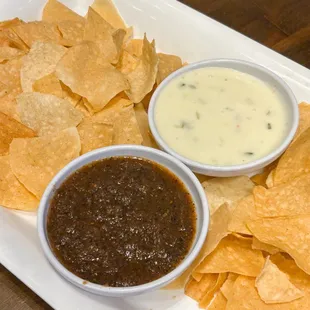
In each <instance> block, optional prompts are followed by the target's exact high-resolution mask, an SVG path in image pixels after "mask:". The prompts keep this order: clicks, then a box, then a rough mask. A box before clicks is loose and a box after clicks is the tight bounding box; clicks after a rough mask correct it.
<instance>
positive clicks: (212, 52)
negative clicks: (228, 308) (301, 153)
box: [0, 0, 310, 310]
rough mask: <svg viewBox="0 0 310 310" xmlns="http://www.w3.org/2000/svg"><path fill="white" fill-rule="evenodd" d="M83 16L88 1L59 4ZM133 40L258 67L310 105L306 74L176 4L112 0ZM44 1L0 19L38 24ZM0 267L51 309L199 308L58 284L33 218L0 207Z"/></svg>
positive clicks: (173, 294)
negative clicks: (153, 41) (277, 77)
mask: <svg viewBox="0 0 310 310" xmlns="http://www.w3.org/2000/svg"><path fill="white" fill-rule="evenodd" d="M62 2H63V3H65V4H66V5H68V6H69V7H70V8H72V9H73V10H75V11H76V12H78V13H79V14H81V15H85V14H86V12H87V8H88V6H89V5H90V4H91V3H92V0H63V1H62ZM114 2H115V4H116V6H117V7H118V9H119V11H120V13H121V15H122V16H123V17H124V19H125V20H126V22H127V23H128V25H132V26H134V29H135V33H134V35H135V36H137V37H141V36H142V35H143V33H144V32H146V33H147V35H148V38H149V39H152V38H155V39H156V45H157V47H158V48H159V49H160V50H162V51H164V52H165V53H171V54H176V55H179V56H181V57H182V58H183V60H184V61H187V62H194V61H198V60H203V59H210V58H236V59H243V60H249V61H253V62H255V63H257V64H260V65H263V66H265V67H267V68H269V69H271V70H273V71H274V72H276V73H277V74H279V75H280V76H281V77H283V78H284V80H285V81H286V82H287V83H288V84H289V86H290V87H291V88H292V90H293V92H294V93H295V96H296V97H297V100H298V101H303V100H305V101H308V102H309V101H310V89H309V88H310V71H309V70H308V69H306V68H304V67H302V66H300V65H298V64H297V63H295V62H293V61H291V60H289V59H287V58H285V57H283V56H281V55H279V54H277V53H275V52H273V51H272V50H270V49H268V48H266V47H264V46H262V45H260V44H258V43H256V42H254V41H252V40H251V39H249V38H247V37H245V36H243V35H241V34H239V33H237V32H235V31H233V30H231V29H229V28H227V27H225V26H223V25H222V24H220V23H218V22H216V21H214V20H212V19H210V18H208V17H206V16H204V15H203V14H200V13H198V12H196V11H194V10H192V9H190V8H189V7H186V6H185V5H183V4H181V3H179V2H177V1H176V0H115V1H114ZM44 3H45V1H44V0H27V1H25V0H0V20H5V19H10V18H13V17H20V18H22V19H24V20H29V21H30V20H34V19H39V18H40V16H41V11H42V8H43V6H44ZM0 263H1V264H3V265H4V266H5V267H6V268H7V269H9V270H10V271H11V272H12V273H14V274H15V275H16V276H17V277H18V278H19V279H20V280H21V281H23V282H24V283H25V284H26V285H28V286H29V287H30V288H31V289H32V290H33V291H34V292H35V293H36V294H38V295H39V296H41V297H42V298H43V299H44V300H45V301H46V302H47V303H49V304H50V305H51V306H52V307H53V308H54V309H55V310H79V309H81V310H82V309H83V310H85V309H86V310H87V309H91V310H99V309H100V310H121V309H126V310H132V309H135V310H136V309H141V310H142V309H143V310H161V309H178V310H187V309H198V307H197V306H196V303H195V302H194V301H192V300H191V299H189V298H188V297H186V296H184V294H183V293H182V292H181V291H158V292H154V293H150V294H147V295H143V296H137V297H131V298H124V299H122V298H119V299H113V298H105V297H100V296H95V295H91V294H88V293H85V292H83V291H81V290H79V289H77V288H75V287H73V286H72V285H71V284H69V283H67V282H66V281H65V280H63V279H62V278H61V277H60V276H59V275H58V274H57V273H56V272H55V271H54V270H53V269H52V267H51V266H50V265H49V263H48V262H47V260H46V259H45V257H44V255H43V252H42V250H41V248H40V245H39V239H38V237H37V232H36V215H35V214H25V213H22V212H14V211H10V210H6V209H4V208H1V207H0Z"/></svg>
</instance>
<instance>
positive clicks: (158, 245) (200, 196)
mask: <svg viewBox="0 0 310 310" xmlns="http://www.w3.org/2000/svg"><path fill="white" fill-rule="evenodd" d="M208 225H209V209H208V203H207V198H206V196H205V194H204V191H203V188H202V186H201V184H200V183H199V181H198V180H197V178H196V177H195V175H194V174H193V173H192V172H191V170H190V169H189V168H187V167H186V166H185V165H184V164H183V163H181V162H180V161H178V160H177V159H175V158H173V157H172V156H170V155H169V154H166V153H164V152H162V151H159V150H155V149H151V148H147V147H143V146H131V145H120V146H112V147H107V148H102V149H99V150H95V151H93V152H90V153H87V154H85V155H83V156H81V157H79V158H77V159H76V160H75V161H73V162H71V163H70V164H69V165H67V166H66V167H65V168H64V169H62V170H61V171H60V172H59V173H58V174H57V175H56V176H55V178H54V179H53V180H52V182H51V183H50V184H49V186H48V187H47V189H46V191H45V193H44V195H43V197H42V199H41V202H40V207H39V212H38V232H39V237H40V241H41V245H42V247H43V250H44V253H45V255H46V257H47V258H48V260H49V261H50V263H51V264H52V266H53V267H54V268H55V269H56V270H57V271H58V272H59V273H60V274H61V275H62V276H63V277H64V278H65V279H67V280H68V281H70V282H71V283H73V284H75V285H76V286H78V287H80V288H82V289H84V290H86V291H89V292H92V293H95V294H99V295H105V296H112V297H125V296H131V295H138V294H142V293H145V292H149V291H152V290H155V289H158V288H160V287H162V286H165V285H167V284H168V283H170V282H171V281H173V280H174V279H176V278H177V277H178V276H179V275H181V274H182V273H183V272H184V271H185V269H187V268H188V267H189V265H190V264H191V263H192V262H193V260H194V259H195V258H196V256H197V255H198V253H199V251H200V249H201V247H202V245H203V242H204V240H205V238H206V235H207V231H208Z"/></svg>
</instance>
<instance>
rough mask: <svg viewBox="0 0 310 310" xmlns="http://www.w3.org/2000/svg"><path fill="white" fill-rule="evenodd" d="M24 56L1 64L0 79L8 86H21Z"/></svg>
mask: <svg viewBox="0 0 310 310" xmlns="http://www.w3.org/2000/svg"><path fill="white" fill-rule="evenodd" d="M23 58H24V57H18V58H14V59H11V60H8V61H7V62H6V63H3V64H0V81H1V83H2V84H4V85H6V86H7V87H8V88H13V87H18V86H20V70H21V67H22V64H23Z"/></svg>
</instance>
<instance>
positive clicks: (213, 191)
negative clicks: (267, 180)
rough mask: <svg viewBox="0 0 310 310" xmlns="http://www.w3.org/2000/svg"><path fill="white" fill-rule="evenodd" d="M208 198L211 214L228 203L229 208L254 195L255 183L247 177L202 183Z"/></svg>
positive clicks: (216, 179) (219, 179)
mask: <svg viewBox="0 0 310 310" xmlns="http://www.w3.org/2000/svg"><path fill="white" fill-rule="evenodd" d="M202 186H203V188H204V191H205V193H206V195H207V197H208V202H209V208H210V213H211V214H212V213H214V212H215V211H216V210H217V208H218V207H219V206H221V205H222V204H223V203H225V202H227V203H228V205H229V206H232V204H233V203H234V202H235V201H238V200H239V199H241V198H244V197H246V196H248V195H250V194H251V193H252V189H253V187H254V184H253V182H252V181H251V180H250V179H249V178H248V177H246V176H240V177H232V178H213V179H211V180H208V181H206V182H203V183H202Z"/></svg>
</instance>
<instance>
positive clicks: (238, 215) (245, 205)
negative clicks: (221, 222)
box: [228, 195, 258, 235]
mask: <svg viewBox="0 0 310 310" xmlns="http://www.w3.org/2000/svg"><path fill="white" fill-rule="evenodd" d="M257 218H258V216H257V214H256V210H255V205H254V197H253V195H249V196H247V197H245V198H243V199H241V200H239V201H237V202H236V203H234V208H233V211H232V214H231V221H230V223H229V225H228V230H229V231H231V232H234V233H239V234H245V235H252V233H251V232H250V231H249V229H248V228H247V226H246V223H247V222H248V221H249V220H256V219H257Z"/></svg>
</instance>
